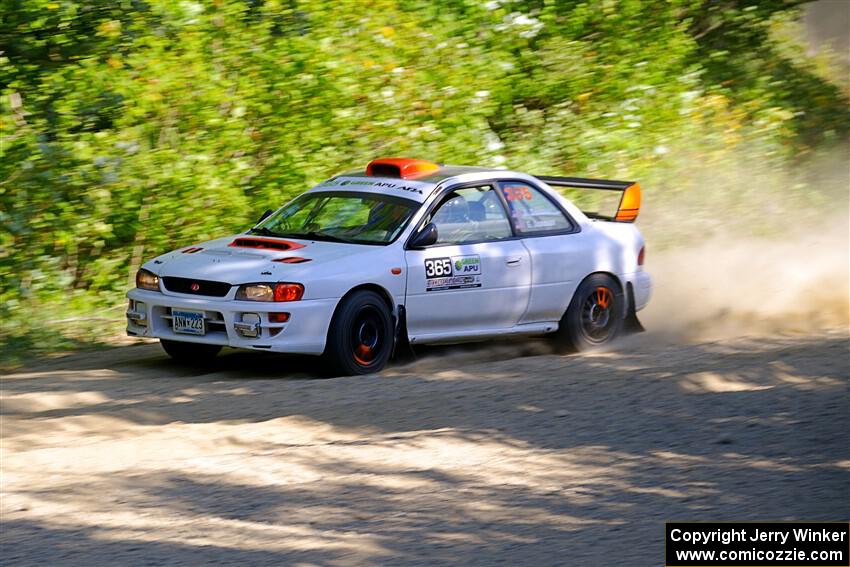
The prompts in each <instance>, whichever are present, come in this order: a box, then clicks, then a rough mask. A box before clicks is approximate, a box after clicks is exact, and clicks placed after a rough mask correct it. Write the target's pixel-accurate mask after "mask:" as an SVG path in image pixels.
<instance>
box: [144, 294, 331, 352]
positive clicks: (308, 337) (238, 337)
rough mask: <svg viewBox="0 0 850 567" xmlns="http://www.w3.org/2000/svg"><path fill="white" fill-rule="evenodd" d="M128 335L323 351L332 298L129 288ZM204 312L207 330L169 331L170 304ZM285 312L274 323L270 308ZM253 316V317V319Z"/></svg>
mask: <svg viewBox="0 0 850 567" xmlns="http://www.w3.org/2000/svg"><path fill="white" fill-rule="evenodd" d="M127 298H128V299H129V300H130V303H129V306H128V309H127V334H128V335H131V336H135V337H151V338H160V339H169V340H175V341H185V342H192V343H204V344H215V345H223V346H230V347H234V348H246V349H252V350H267V351H273V352H287V353H298V354H321V353H322V352H323V351H324V350H325V340H326V338H327V332H328V327H329V326H330V322H331V318H332V317H333V312H334V309H335V308H336V304H337V301H338V300H336V299H313V300H306V301H292V302H285V303H267V302H259V301H236V300H215V299H207V298H198V297H182V296H173V295H165V294H163V293H160V292H156V291H146V290H141V289H133V290H130V291H129V292H128V293H127ZM172 308H175V309H180V308H183V309H190V310H194V311H203V312H204V319H205V329H206V333H205V334H204V335H203V336H200V335H187V334H183V333H175V332H174V331H173V330H172V323H171V309H172ZM270 312H271V313H289V320H288V321H287V322H286V323H272V322H270V321H269V313H270ZM246 313H250V314H257V315H258V316H259V324H258V325H257V331H258V333H259V336H257V337H250V336H246V333H247V334H251V332H252V330H253V328H254V325H253V324H252V323H250V322H249V323H246V322H245V321H243V315H244V314H246ZM254 319H256V318H254Z"/></svg>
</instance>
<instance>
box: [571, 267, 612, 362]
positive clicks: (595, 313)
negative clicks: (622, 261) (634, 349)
mask: <svg viewBox="0 0 850 567" xmlns="http://www.w3.org/2000/svg"><path fill="white" fill-rule="evenodd" d="M624 308H625V297H624V296H623V293H622V291H621V290H620V286H619V284H618V283H617V282H616V281H615V280H614V278H612V277H611V276H608V275H605V274H593V275H591V276H589V277H588V278H587V279H585V280H584V281H583V282H582V283H581V285H579V287H578V289H577V290H576V292H575V295H573V299H572V301H571V302H570V306H569V307H568V308H567V312H566V313H564V316H563V317H562V318H561V323H560V326H559V327H558V332H557V333H556V334H555V340H556V342H557V343H558V346H559V347H560V348H561V350H563V351H566V352H570V351H573V352H574V351H584V350H590V349H593V348H596V347H601V346H604V345H607V344H608V343H610V342H611V341H613V340H614V337H616V336H617V334H618V333H619V332H620V329H621V328H622V327H623V315H624V313H625V309H624Z"/></svg>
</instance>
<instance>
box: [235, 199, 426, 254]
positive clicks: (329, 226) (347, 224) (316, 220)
mask: <svg viewBox="0 0 850 567" xmlns="http://www.w3.org/2000/svg"><path fill="white" fill-rule="evenodd" d="M418 207H419V203H417V202H415V201H410V200H408V199H402V198H399V197H390V196H385V195H373V194H368V193H338V192H317V193H305V194H303V195H301V196H300V197H298V198H297V199H295V200H294V201H292V202H291V203H289V204H288V205H287V206H285V207H284V208H283V209H281V210H279V211H277V212H276V213H274V214H273V215H271V216H269V218H267V219H265V220H264V221H263V222H261V223H260V224H258V225H257V226H255V227H254V228H253V229H251V232H253V233H256V234H265V235H267V236H281V237H286V238H307V239H310V240H327V241H330V242H348V243H352V244H389V243H390V242H392V241H393V240H395V239H396V237H398V235H399V234H401V231H402V230H404V227H405V226H406V225H407V222H408V221H409V220H410V217H411V216H413V213H414V212H415V211H416V209H417V208H418Z"/></svg>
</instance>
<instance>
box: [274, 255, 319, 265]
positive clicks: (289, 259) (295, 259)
mask: <svg viewBox="0 0 850 567" xmlns="http://www.w3.org/2000/svg"><path fill="white" fill-rule="evenodd" d="M310 260H311V258H301V257H300V256H285V257H283V258H275V259H274V260H272V262H280V263H281V264H303V263H304V262H309V261H310Z"/></svg>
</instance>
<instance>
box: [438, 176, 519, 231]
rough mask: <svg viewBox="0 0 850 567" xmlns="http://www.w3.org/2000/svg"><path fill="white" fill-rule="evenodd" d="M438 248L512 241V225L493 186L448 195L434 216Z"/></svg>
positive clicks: (457, 190) (458, 190)
mask: <svg viewBox="0 0 850 567" xmlns="http://www.w3.org/2000/svg"><path fill="white" fill-rule="evenodd" d="M430 222H432V223H434V224H435V225H436V226H437V244H462V243H467V242H481V241H488V240H502V239H504V238H510V237H511V236H512V233H511V225H510V222H509V221H508V217H507V215H506V214H505V209H504V208H503V207H502V203H501V202H500V200H499V196H498V195H497V194H496V191H495V190H494V189H493V187H492V186H490V185H482V186H479V187H465V188H463V189H456V190H455V191H452V192H451V193H449V194H448V196H447V197H446V198H445V199H444V200H443V203H442V204H441V205H440V206H439V207H438V208H437V210H435V211H434V212H433V213H432V214H431V221H430Z"/></svg>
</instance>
